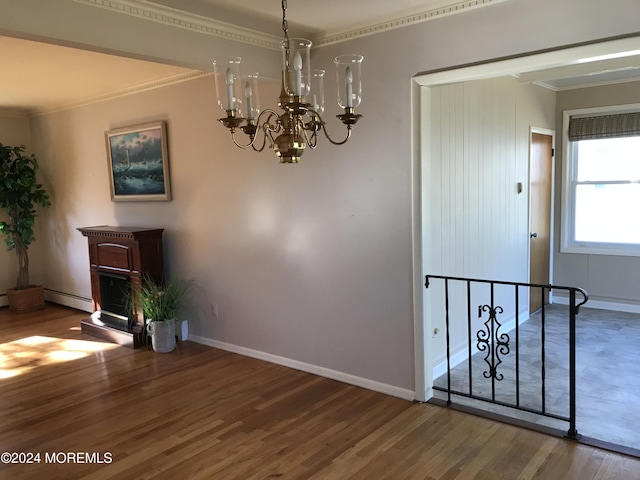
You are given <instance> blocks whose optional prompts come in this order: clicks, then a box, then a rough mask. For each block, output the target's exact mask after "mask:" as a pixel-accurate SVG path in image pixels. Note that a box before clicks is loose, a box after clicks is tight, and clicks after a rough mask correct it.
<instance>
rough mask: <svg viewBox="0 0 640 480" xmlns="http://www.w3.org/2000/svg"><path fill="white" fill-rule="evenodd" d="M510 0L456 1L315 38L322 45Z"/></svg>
mask: <svg viewBox="0 0 640 480" xmlns="http://www.w3.org/2000/svg"><path fill="white" fill-rule="evenodd" d="M506 1H508V0H465V1H462V2H454V3H451V4H449V5H444V6H441V7H438V8H433V9H431V10H426V11H422V12H419V13H415V14H413V15H407V16H404V17H400V18H395V19H392V20H388V21H386V22H380V23H376V24H374V25H367V26H363V27H361V28H356V29H353V30H348V31H345V32H340V33H331V34H328V35H326V36H324V37H321V38H316V39H314V44H315V45H316V46H319V47H322V46H325V45H331V44H334V43H340V42H346V41H348V40H353V39H356V38H360V37H366V36H368V35H373V34H376V33H380V32H385V31H387V30H395V29H396V28H402V27H408V26H411V25H415V24H417V23H422V22H426V21H429V20H433V19H435V18H441V17H445V16H448V15H454V14H456V13H462V12H468V11H469V10H473V9H476V8H480V7H486V6H489V5H493V4H496V3H502V2H506Z"/></svg>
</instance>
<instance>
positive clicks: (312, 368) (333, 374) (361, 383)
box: [188, 334, 416, 401]
mask: <svg viewBox="0 0 640 480" xmlns="http://www.w3.org/2000/svg"><path fill="white" fill-rule="evenodd" d="M188 339H189V340H191V341H192V342H196V343H201V344H203V345H208V346H209V347H214V348H219V349H220V350H225V351H227V352H232V353H237V354H240V355H244V356H246V357H251V358H257V359H258V360H264V361H265V362H270V363H275V364H277V365H282V366H284V367H289V368H293V369H294V370H300V371H302V372H307V373H312V374H314V375H319V376H321V377H326V378H330V379H332V380H337V381H339V382H344V383H348V384H349V385H355V386H356V387H362V388H366V389H367V390H373V391H375V392H380V393H384V394H386V395H391V396H393V397H398V398H402V399H404V400H410V401H413V400H415V398H416V396H415V392H413V391H411V390H408V389H405V388H400V387H396V386H393V385H388V384H386V383H381V382H376V381H375V380H369V379H368V378H362V377H358V376H356V375H350V374H348V373H344V372H339V371H337V370H331V369H328V368H324V367H319V366H317V365H312V364H310V363H304V362H299V361H297V360H293V359H290V358H286V357H280V356H277V355H272V354H270V353H266V352H261V351H259V350H253V349H251V348H246V347H241V346H239V345H234V344H232V343H226V342H220V341H218V340H212V339H210V338H206V337H201V336H199V335H192V334H189V338H188Z"/></svg>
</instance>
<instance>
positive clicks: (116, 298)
mask: <svg viewBox="0 0 640 480" xmlns="http://www.w3.org/2000/svg"><path fill="white" fill-rule="evenodd" d="M98 276H99V277H100V311H99V313H100V316H99V317H98V318H99V320H100V321H101V322H102V323H104V324H106V325H110V326H112V327H116V328H119V329H121V330H131V328H132V320H131V317H132V315H131V314H130V312H129V311H128V308H127V303H128V302H127V297H128V296H129V295H130V292H131V280H130V279H129V277H126V276H123V275H115V274H113V273H102V272H101V273H99V274H98Z"/></svg>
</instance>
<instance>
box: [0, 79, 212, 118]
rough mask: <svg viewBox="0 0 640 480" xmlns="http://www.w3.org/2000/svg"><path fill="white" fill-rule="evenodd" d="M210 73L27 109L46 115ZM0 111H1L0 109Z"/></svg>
mask: <svg viewBox="0 0 640 480" xmlns="http://www.w3.org/2000/svg"><path fill="white" fill-rule="evenodd" d="M210 75H213V73H211V72H201V71H197V70H194V71H191V72H187V73H180V74H178V75H173V76H171V77H165V78H160V79H157V80H153V81H151V82H146V83H141V84H139V85H135V86H133V87H127V88H123V89H121V90H115V91H112V92H107V93H103V94H100V95H95V96H91V97H85V98H80V99H78V100H75V101H73V102H68V103H64V104H61V105H56V106H54V107H44V108H38V109H34V110H31V111H29V115H31V116H38V115H46V114H49V113H55V112H60V111H63V110H70V109H72V108H78V107H84V106H86V105H91V104H93V103H99V102H104V101H107V100H112V99H114V98H119V97H125V96H127V95H135V94H137V93H142V92H146V91H149V90H155V89H156V88H162V87H167V86H169V85H174V84H177V83H182V82H188V81H190V80H194V79H196V78H200V77H205V76H210ZM0 113H2V112H1V111H0Z"/></svg>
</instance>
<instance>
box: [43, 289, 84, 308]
mask: <svg viewBox="0 0 640 480" xmlns="http://www.w3.org/2000/svg"><path fill="white" fill-rule="evenodd" d="M44 299H45V300H47V301H49V302H53V303H57V304H58V305H64V306H65V307H71V308H75V309H77V310H82V311H83V312H89V313H91V312H92V311H93V309H92V306H91V299H90V298H85V297H80V296H78V295H72V294H70V293H64V292H57V291H55V290H48V289H46V288H45V289H44Z"/></svg>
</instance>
